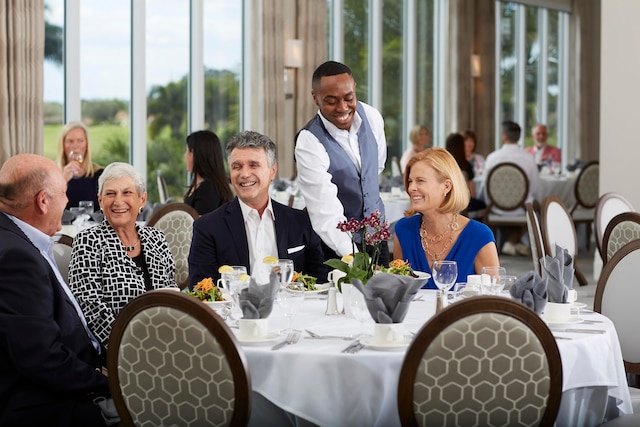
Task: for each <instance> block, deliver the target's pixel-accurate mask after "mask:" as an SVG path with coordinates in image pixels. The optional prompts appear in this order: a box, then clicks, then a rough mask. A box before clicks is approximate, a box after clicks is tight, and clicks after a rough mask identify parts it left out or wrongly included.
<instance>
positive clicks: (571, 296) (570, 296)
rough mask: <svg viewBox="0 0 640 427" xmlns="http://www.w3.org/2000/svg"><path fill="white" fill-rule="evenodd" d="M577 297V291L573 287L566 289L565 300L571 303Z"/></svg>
mask: <svg viewBox="0 0 640 427" xmlns="http://www.w3.org/2000/svg"><path fill="white" fill-rule="evenodd" d="M577 299H578V292H577V291H576V290H575V289H569V290H568V291H567V302H568V303H571V304H573V303H574V302H576V300H577Z"/></svg>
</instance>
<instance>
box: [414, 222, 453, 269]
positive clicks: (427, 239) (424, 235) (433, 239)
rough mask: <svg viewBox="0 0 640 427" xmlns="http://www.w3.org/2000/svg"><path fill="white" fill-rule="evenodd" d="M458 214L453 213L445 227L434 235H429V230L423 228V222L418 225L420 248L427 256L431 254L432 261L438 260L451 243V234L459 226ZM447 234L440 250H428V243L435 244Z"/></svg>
mask: <svg viewBox="0 0 640 427" xmlns="http://www.w3.org/2000/svg"><path fill="white" fill-rule="evenodd" d="M457 220H458V214H457V213H456V214H453V218H452V219H451V222H450V223H449V224H448V225H447V229H446V230H445V231H444V232H443V233H441V234H436V235H435V236H429V232H428V231H427V229H426V228H425V226H424V224H422V226H421V227H420V241H421V242H422V248H423V249H424V251H425V252H426V253H427V256H431V258H432V259H433V260H434V261H438V260H439V259H440V257H441V256H442V255H444V253H445V251H446V250H447V249H449V247H450V246H451V244H452V243H453V234H454V233H455V232H456V231H458V228H459V227H460V226H459V224H458V222H457ZM447 234H448V235H449V238H448V239H447V240H446V241H445V242H444V244H443V246H442V250H441V251H440V252H436V253H432V252H431V251H430V250H429V243H431V244H432V245H433V244H437V243H440V242H441V241H442V240H443V239H444V237H445V236H446V235H447Z"/></svg>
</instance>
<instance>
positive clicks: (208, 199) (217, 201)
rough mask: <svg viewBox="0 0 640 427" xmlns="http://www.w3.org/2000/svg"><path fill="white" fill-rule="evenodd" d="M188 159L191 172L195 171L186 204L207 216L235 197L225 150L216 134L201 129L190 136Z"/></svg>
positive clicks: (186, 196) (186, 160)
mask: <svg viewBox="0 0 640 427" xmlns="http://www.w3.org/2000/svg"><path fill="white" fill-rule="evenodd" d="M184 159H185V162H186V164H187V171H189V172H191V186H190V187H189V191H187V194H186V195H185V196H184V202H185V203H186V204H188V205H191V206H193V207H194V208H195V209H196V210H197V211H198V213H199V214H200V215H204V214H206V213H208V212H211V211H213V210H215V209H216V208H218V207H219V206H220V205H222V204H223V203H226V202H228V201H230V200H231V199H232V198H233V194H232V193H231V188H230V187H229V179H228V178H227V174H226V173H225V170H224V158H223V157H222V147H221V145H220V140H219V139H218V136H217V135H216V134H215V133H213V132H211V131H208V130H201V131H198V132H193V133H192V134H191V135H189V136H188V137H187V149H186V151H185V153H184Z"/></svg>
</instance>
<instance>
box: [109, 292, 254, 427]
mask: <svg viewBox="0 0 640 427" xmlns="http://www.w3.org/2000/svg"><path fill="white" fill-rule="evenodd" d="M158 306H161V307H171V308H174V309H177V310H180V311H183V312H185V313H187V314H188V315H190V316H192V317H193V318H194V319H196V320H197V321H198V322H200V323H201V324H202V327H203V329H206V330H207V331H208V333H210V334H211V335H213V336H214V337H215V339H216V340H217V341H218V343H219V344H220V346H221V348H222V351H223V353H224V355H225V358H226V361H227V363H228V364H229V367H230V369H231V372H232V377H233V383H234V394H235V397H234V403H235V408H234V411H233V416H232V418H231V422H230V424H229V425H231V426H245V425H247V424H248V422H249V417H250V413H251V378H250V375H249V371H248V365H247V362H246V359H245V356H244V353H243V352H242V351H241V350H239V348H240V347H239V345H238V343H237V341H236V339H235V336H234V334H233V332H231V330H230V329H229V327H228V326H227V325H226V324H225V322H224V321H223V320H222V319H221V318H220V316H218V315H217V314H216V313H215V312H214V311H213V310H211V308H209V307H208V306H207V305H206V304H203V303H202V302H200V301H198V300H197V299H195V298H193V297H191V296H189V295H186V294H183V293H181V292H175V291H172V290H167V289H161V290H155V291H149V292H145V293H144V294H142V295H140V296H138V297H136V298H135V299H134V300H132V301H130V302H129V303H128V304H127V305H126V306H125V307H124V309H123V310H122V311H121V312H120V314H118V317H116V320H115V321H114V322H113V328H112V330H111V335H110V336H109V350H108V351H107V370H108V372H109V377H108V380H109V389H110V390H111V394H112V397H113V401H114V404H115V407H116V409H117V411H118V414H119V415H120V420H121V423H120V425H121V426H133V425H134V424H133V419H132V416H131V414H130V413H129V408H127V406H126V404H125V400H124V397H123V396H122V392H121V389H120V378H119V373H118V358H119V353H120V344H121V341H122V336H123V334H124V333H125V331H126V330H127V327H128V325H129V323H130V322H131V320H132V319H133V318H135V317H136V315H137V314H138V313H140V312H142V311H144V310H147V309H149V308H153V307H158Z"/></svg>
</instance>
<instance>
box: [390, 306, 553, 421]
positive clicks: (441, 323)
mask: <svg viewBox="0 0 640 427" xmlns="http://www.w3.org/2000/svg"><path fill="white" fill-rule="evenodd" d="M478 313H498V314H503V315H506V316H510V317H512V318H514V319H517V320H519V321H520V322H522V323H523V324H524V325H526V326H528V327H529V329H530V330H531V331H532V333H533V334H535V336H536V337H537V339H538V340H539V341H540V343H541V345H542V347H543V349H544V352H545V356H546V358H547V360H548V366H549V374H550V375H549V377H550V378H549V380H550V389H549V395H548V399H547V406H546V408H545V411H544V414H543V418H542V421H541V423H540V425H541V426H553V424H554V422H555V419H556V417H557V413H558V410H559V408H560V400H561V398H562V360H561V358H560V352H559V350H558V346H557V344H556V340H555V338H554V337H553V334H552V333H551V331H550V330H549V328H548V327H547V325H546V324H545V323H544V321H543V320H542V319H541V318H540V316H538V315H537V314H536V313H535V312H534V311H532V310H530V309H529V308H527V307H525V306H524V305H522V304H520V303H519V302H516V301H512V300H508V299H506V298H500V297H489V296H486V297H485V296H482V297H474V298H469V299H466V300H463V301H460V302H457V303H455V304H453V305H451V306H449V307H448V308H446V309H445V310H443V311H441V312H440V313H438V314H436V315H435V316H434V317H432V318H431V320H429V322H427V324H425V325H424V326H423V327H422V329H420V331H419V332H418V333H417V335H416V337H415V338H414V340H413V342H412V343H411V345H410V347H409V349H408V351H407V355H406V356H405V359H404V362H403V364H402V368H401V371H400V380H399V383H398V412H399V415H400V422H401V424H402V425H403V426H416V425H418V424H417V420H416V418H415V415H414V408H413V399H414V383H415V379H416V376H417V375H416V373H417V369H418V366H419V365H420V362H421V360H422V358H423V356H424V354H425V352H426V351H427V349H428V347H429V346H430V345H431V344H432V342H433V341H434V340H435V339H436V338H437V337H438V336H439V335H440V334H441V333H442V331H443V330H445V329H446V328H447V327H449V326H450V325H452V324H453V323H455V322H457V321H458V320H460V319H463V318H465V317H467V316H470V315H475V314H478Z"/></svg>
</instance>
